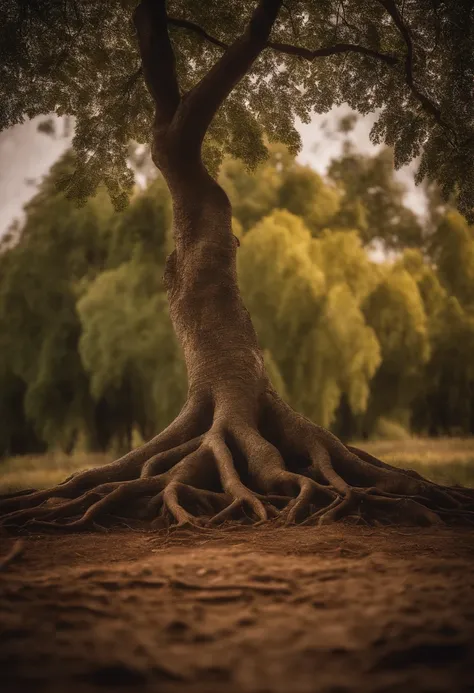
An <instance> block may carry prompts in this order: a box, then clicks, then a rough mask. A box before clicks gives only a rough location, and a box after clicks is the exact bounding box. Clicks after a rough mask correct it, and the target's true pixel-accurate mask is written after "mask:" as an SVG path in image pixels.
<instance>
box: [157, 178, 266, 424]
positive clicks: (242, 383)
mask: <svg viewBox="0 0 474 693" xmlns="http://www.w3.org/2000/svg"><path fill="white" fill-rule="evenodd" d="M170 187H171V190H172V195H173V208H174V222H173V232H174V239H175V250H174V251H173V252H172V253H171V255H170V256H169V257H168V259H167V262H166V270H165V277H164V279H165V286H166V289H167V292H168V299H169V306H170V315H171V320H172V322H173V326H174V329H175V332H176V335H177V337H178V340H179V342H180V345H181V347H182V349H183V352H184V358H185V362H186V367H187V373H188V383H189V397H190V398H196V397H198V398H199V399H203V400H206V401H207V402H208V406H211V407H212V408H213V409H214V408H216V409H217V411H216V412H215V414H216V415H223V416H226V415H230V414H232V416H233V417H241V418H242V419H245V420H246V421H247V422H248V423H250V421H252V422H253V423H255V417H256V415H257V411H256V404H257V403H258V400H259V398H260V396H261V395H262V394H263V392H264V391H265V388H266V387H267V384H268V378H267V377H266V374H265V369H264V365H263V355H262V351H261V349H260V348H259V345H258V342H257V336H256V334H255V330H254V328H253V325H252V321H251V319H250V315H249V313H248V311H247V309H246V308H245V306H244V304H243V301H242V298H241V295H240V291H239V287H238V283H237V270H236V253H237V249H238V245H239V243H238V240H237V238H236V237H235V236H234V235H233V233H232V212H231V205H230V202H229V199H228V197H227V195H226V193H225V192H224V190H223V189H222V188H221V187H220V186H219V185H218V184H217V183H216V181H215V180H213V179H212V178H211V177H210V176H209V174H208V173H207V172H206V171H205V169H204V167H203V166H202V165H200V166H199V168H197V170H195V171H194V173H193V175H192V176H191V175H189V171H188V175H187V176H186V180H185V181H184V182H183V180H182V179H181V181H180V182H179V184H178V185H176V184H175V185H171V186H170Z"/></svg>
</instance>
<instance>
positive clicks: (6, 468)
mask: <svg viewBox="0 0 474 693" xmlns="http://www.w3.org/2000/svg"><path fill="white" fill-rule="evenodd" d="M111 459H112V458H111V457H110V456H109V455H101V454H97V453H92V454H91V453H89V454H87V453H78V454H75V455H64V454H61V453H48V454H46V455H22V456H20V457H10V458H9V459H6V460H3V461H0V493H9V492H10V491H17V490H19V489H24V488H48V487H49V486H54V485H56V484H59V483H60V482H61V481H64V479H65V478H66V477H67V476H69V475H70V474H72V473H73V472H77V471H78V470H80V469H90V468H91V467H98V466H99V465H102V464H105V463H107V462H110V461H111Z"/></svg>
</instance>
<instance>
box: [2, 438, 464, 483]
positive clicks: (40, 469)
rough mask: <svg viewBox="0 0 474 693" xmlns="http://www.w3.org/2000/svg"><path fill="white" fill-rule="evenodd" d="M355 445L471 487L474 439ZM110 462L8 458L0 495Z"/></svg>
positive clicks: (105, 458)
mask: <svg viewBox="0 0 474 693" xmlns="http://www.w3.org/2000/svg"><path fill="white" fill-rule="evenodd" d="M354 444H355V445H357V447H360V448H362V449H364V450H367V452H370V453H371V454H372V455H375V456H376V457H379V458H380V459H382V460H384V461H385V462H389V463H390V464H393V465H396V466H397V467H403V468H405V469H415V470H416V471H418V472H420V474H423V475H424V476H426V477H428V479H432V480H433V481H437V482H439V483H443V484H462V485H464V486H473V487H474V438H437V439H424V438H413V439H410V440H403V441H386V440H384V441H377V442H375V441H374V442H370V441H369V442H367V441H364V442H356V443H354ZM111 459H112V457H111V456H109V455H100V454H85V453H82V454H76V455H72V456H67V455H61V454H46V455H36V456H35V455H25V456H22V457H11V458H9V459H5V460H3V461H0V493H8V492H10V491H16V490H19V489H24V488H47V487H48V486H53V485H55V484H58V483H59V482H60V481H63V480H64V479H65V478H66V477H67V476H69V475H70V474H72V473H73V472H75V471H77V470H79V469H87V468H90V467H97V466H99V465H101V464H105V463H106V462H110V461H111Z"/></svg>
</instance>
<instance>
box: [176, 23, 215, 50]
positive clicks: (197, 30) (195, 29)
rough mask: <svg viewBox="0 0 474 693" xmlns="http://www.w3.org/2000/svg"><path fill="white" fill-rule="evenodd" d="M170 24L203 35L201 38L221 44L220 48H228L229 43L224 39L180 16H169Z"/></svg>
mask: <svg viewBox="0 0 474 693" xmlns="http://www.w3.org/2000/svg"><path fill="white" fill-rule="evenodd" d="M168 24H171V25H172V26H178V27H181V29H189V30H190V31H193V32H194V33H195V34H197V35H198V36H201V38H203V39H205V40H206V41H208V43H213V44H214V45H215V46H219V48H225V49H227V48H228V47H229V45H228V44H227V43H224V41H219V39H217V38H215V37H214V36H211V35H210V34H208V33H207V31H206V30H205V29H203V28H202V27H201V26H199V24H195V23H194V22H189V21H188V20H187V19H179V18H178V17H168Z"/></svg>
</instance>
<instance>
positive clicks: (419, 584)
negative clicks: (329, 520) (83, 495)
mask: <svg viewBox="0 0 474 693" xmlns="http://www.w3.org/2000/svg"><path fill="white" fill-rule="evenodd" d="M14 542H15V540H14V539H12V538H6V537H4V538H2V539H1V546H0V551H1V555H5V554H6V553H7V552H8V551H9V550H10V549H11V547H12V546H13V545H14ZM0 639H1V640H0V642H1V645H0V688H1V690H2V691H3V693H10V691H21V692H22V693H29V692H30V691H31V692H32V693H33V692H34V693H36V692H38V693H42V692H43V691H44V692H46V691H47V692H48V693H50V692H51V693H66V692H67V693H76V692H77V693H82V692H84V693H92V692H93V691H104V690H111V691H115V690H120V691H130V692H131V691H144V692H148V691H160V692H162V693H168V692H169V693H178V692H179V693H181V692H183V693H188V692H189V693H198V692H199V693H214V692H215V693H217V692H219V693H233V692H235V693H237V692H245V693H247V692H248V693H257V692H258V693H280V692H281V693H283V692H285V693H287V692H289V691H291V692H293V693H319V692H321V693H322V692H324V693H349V692H351V693H352V692H356V691H357V692H359V691H360V692H361V693H362V692H363V693H371V692H372V691H373V692H374V693H375V692H377V693H392V692H393V693H396V692H398V691H404V692H405V691H406V692H407V693H408V692H409V693H438V692H439V693H441V692H443V693H444V692H446V693H448V692H449V693H464V692H467V691H474V664H473V663H474V532H473V531H472V530H458V529H456V530H453V529H426V530H419V529H409V528H403V529H397V530H395V529H368V528H361V527H352V526H347V525H345V526H344V525H333V526H329V527H321V528H319V527H318V528H306V527H302V528H298V527H293V528H286V529H268V528H264V527H262V528H241V529H233V530H229V531H227V532H218V531H216V532H215V533H211V534H209V535H193V536H191V535H189V534H186V533H181V534H180V533H175V534H172V535H168V536H164V535H160V536H157V535H156V534H151V533H140V532H123V533H116V532H114V533H108V534H80V535H68V536H51V535H50V536H31V535H30V536H28V537H25V538H24V540H23V551H22V553H21V554H20V555H18V556H17V557H16V558H15V560H13V561H12V562H11V563H10V564H9V565H7V566H5V567H4V570H3V571H2V572H0Z"/></svg>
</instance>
